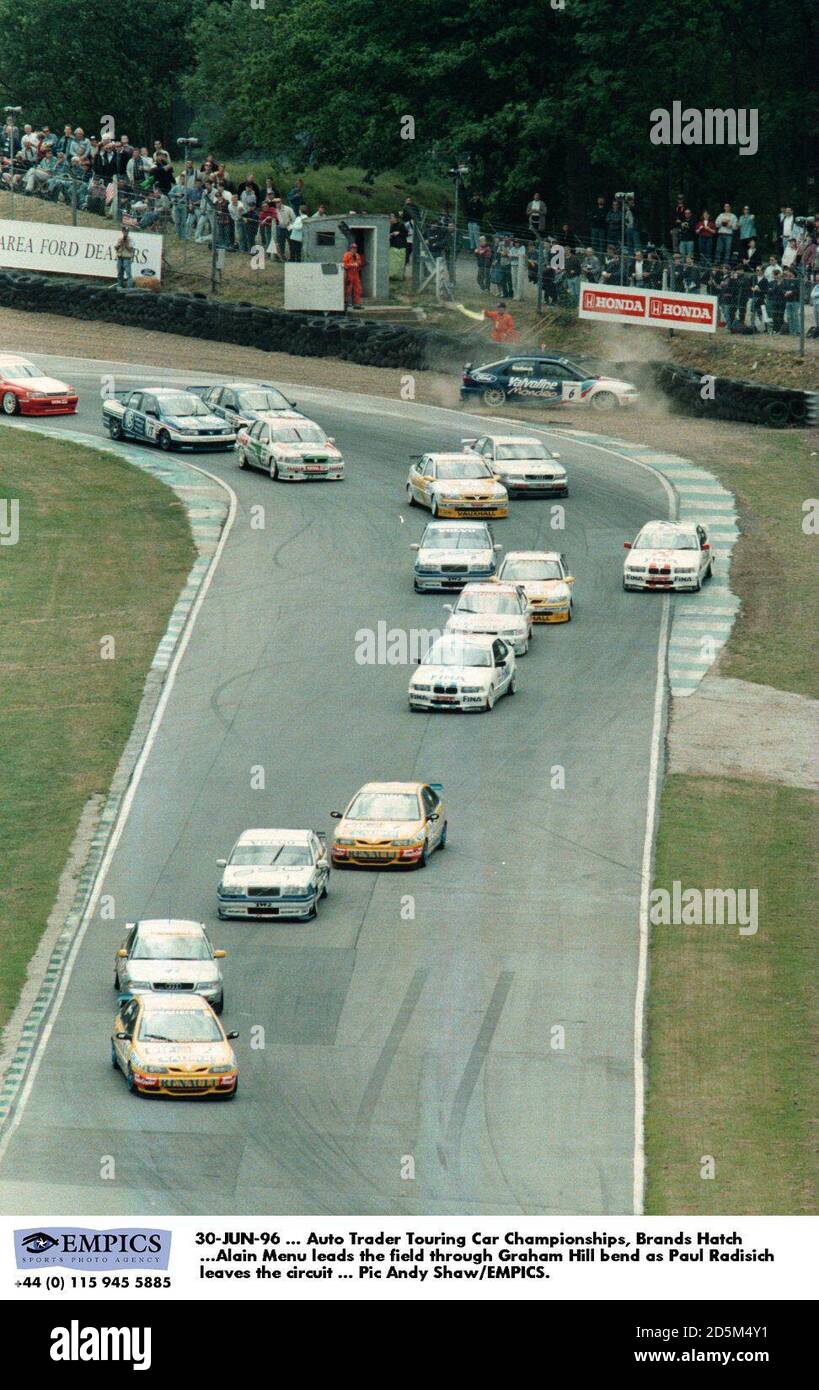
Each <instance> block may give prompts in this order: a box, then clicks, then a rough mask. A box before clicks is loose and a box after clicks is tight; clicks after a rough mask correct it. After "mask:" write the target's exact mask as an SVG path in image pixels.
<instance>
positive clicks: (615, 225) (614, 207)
mask: <svg viewBox="0 0 819 1390" xmlns="http://www.w3.org/2000/svg"><path fill="white" fill-rule="evenodd" d="M606 240H607V242H608V244H609V246H611V247H617V246H619V245H620V244H621V242H623V241H624V235H623V212H622V208H621V206H620V199H619V198H614V199H612V204H611V207H610V208H609V210H608V213H607V215H606Z"/></svg>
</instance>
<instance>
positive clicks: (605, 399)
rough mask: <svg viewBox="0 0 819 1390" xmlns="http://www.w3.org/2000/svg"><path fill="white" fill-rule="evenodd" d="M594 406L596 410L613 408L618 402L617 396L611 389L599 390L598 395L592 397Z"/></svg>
mask: <svg viewBox="0 0 819 1390" xmlns="http://www.w3.org/2000/svg"><path fill="white" fill-rule="evenodd" d="M591 403H592V406H593V407H594V409H595V410H599V411H601V412H602V411H604V410H613V409H614V407H615V406H616V404H617V397H616V396H615V395H613V393H612V392H611V391H598V392H597V395H596V396H592V398H591Z"/></svg>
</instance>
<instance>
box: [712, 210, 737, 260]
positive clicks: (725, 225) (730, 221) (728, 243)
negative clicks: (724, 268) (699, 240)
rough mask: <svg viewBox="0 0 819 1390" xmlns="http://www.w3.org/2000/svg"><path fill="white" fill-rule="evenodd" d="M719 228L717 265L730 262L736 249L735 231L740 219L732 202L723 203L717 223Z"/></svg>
mask: <svg viewBox="0 0 819 1390" xmlns="http://www.w3.org/2000/svg"><path fill="white" fill-rule="evenodd" d="M715 226H716V229H717V265H722V264H726V265H727V264H729V263H730V260H731V255H732V252H733V249H734V232H736V231H737V230H738V228H739V220H738V218H737V215H736V213H735V212H734V211H733V209H732V208H731V204H730V203H723V205H722V212H721V213H719V214H718V216H717V220H716V223H715Z"/></svg>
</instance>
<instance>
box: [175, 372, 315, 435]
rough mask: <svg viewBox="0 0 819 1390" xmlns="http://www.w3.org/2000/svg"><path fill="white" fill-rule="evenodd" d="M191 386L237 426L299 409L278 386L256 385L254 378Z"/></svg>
mask: <svg viewBox="0 0 819 1390" xmlns="http://www.w3.org/2000/svg"><path fill="white" fill-rule="evenodd" d="M190 390H191V391H192V392H193V394H194V395H197V396H201V398H202V400H203V401H204V402H205V405H206V406H207V407H208V409H209V410H212V411H213V413H214V415H219V416H221V418H222V419H223V420H227V422H228V424H229V425H232V426H233V428H234V429H236V430H238V429H240V428H241V426H242V425H252V424H253V422H254V420H267V419H269V418H270V417H271V416H273V417H275V416H277V415H292V414H293V412H294V410H295V405H294V402H293V401H289V400H288V399H287V397H286V396H284V395H282V393H281V391H278V390H277V389H276V387H275V386H265V385H264V384H261V385H259V384H258V383H257V384H255V385H254V383H253V382H251V381H229V382H226V383H225V384H224V385H219V386H209V387H207V388H204V387H202V386H192V387H190Z"/></svg>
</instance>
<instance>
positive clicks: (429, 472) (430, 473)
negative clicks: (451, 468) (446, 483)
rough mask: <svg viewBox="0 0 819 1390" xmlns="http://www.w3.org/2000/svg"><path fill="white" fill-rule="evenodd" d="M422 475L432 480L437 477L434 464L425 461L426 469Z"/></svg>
mask: <svg viewBox="0 0 819 1390" xmlns="http://www.w3.org/2000/svg"><path fill="white" fill-rule="evenodd" d="M424 473H425V475H426V477H427V478H434V477H436V476H437V469H436V467H435V464H434V463H430V462H429V461H427V464H426V467H425V468H424Z"/></svg>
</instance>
